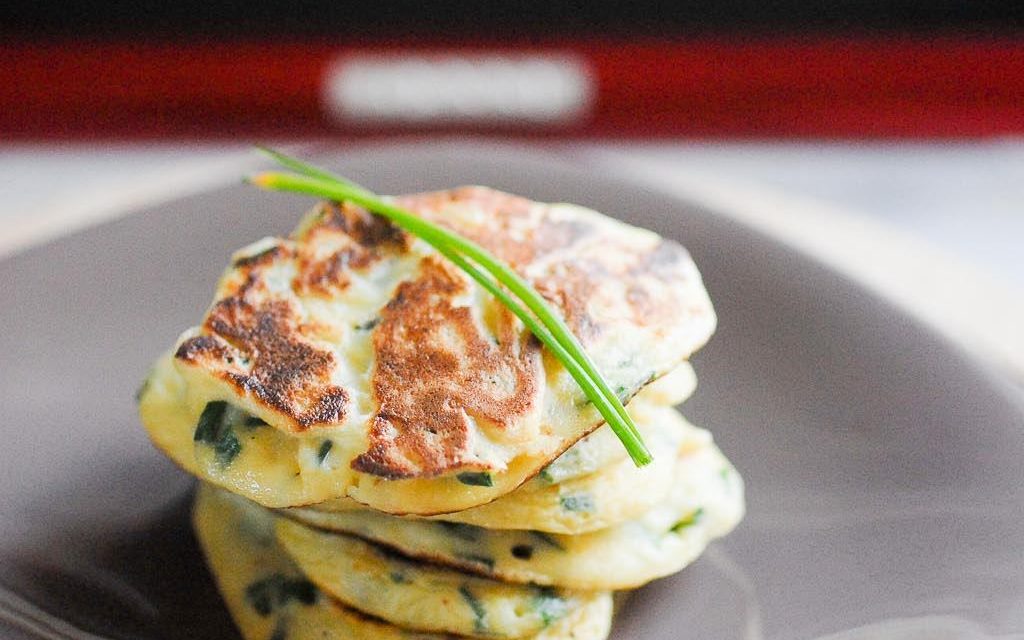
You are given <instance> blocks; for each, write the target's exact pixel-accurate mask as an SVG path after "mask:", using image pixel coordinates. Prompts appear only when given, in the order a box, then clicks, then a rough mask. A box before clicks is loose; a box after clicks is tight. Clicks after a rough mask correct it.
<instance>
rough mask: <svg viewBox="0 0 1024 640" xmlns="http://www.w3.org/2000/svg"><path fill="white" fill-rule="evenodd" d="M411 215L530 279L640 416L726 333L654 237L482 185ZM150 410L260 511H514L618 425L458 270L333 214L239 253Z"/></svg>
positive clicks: (174, 453)
mask: <svg viewBox="0 0 1024 640" xmlns="http://www.w3.org/2000/svg"><path fill="white" fill-rule="evenodd" d="M396 202H397V203H398V204H400V205H402V206H404V207H406V208H408V209H410V210H412V211H414V212H415V213H417V214H418V215H420V216H422V217H424V218H426V219H428V220H430V221H432V222H435V223H437V224H440V225H443V226H446V227H448V228H450V229H452V230H454V231H456V232H458V233H460V234H462V235H464V236H466V237H468V238H470V239H472V240H474V241H475V242H477V243H479V244H480V245H482V246H484V247H485V248H487V249H488V250H490V251H491V252H492V253H494V254H495V255H496V256H497V257H498V258H499V259H501V260H502V261H504V262H505V263H506V264H508V265H509V266H510V267H512V268H513V269H515V270H516V271H517V272H518V273H519V274H520V275H521V276H523V277H524V278H526V279H527V280H528V281H530V282H531V283H532V284H533V286H534V287H535V288H536V289H537V290H538V291H540V292H541V293H542V295H543V296H544V297H545V298H546V299H547V300H548V302H549V303H551V304H552V305H553V306H554V307H555V308H556V309H557V310H558V311H560V312H561V314H562V315H563V317H564V318H565V320H566V322H567V323H568V325H569V327H570V328H571V329H572V331H573V332H574V333H575V335H576V336H577V338H578V339H579V340H580V341H581V342H582V344H583V345H584V347H585V348H586V349H587V351H588V352H589V353H590V355H591V356H592V358H593V359H594V361H595V362H596V364H597V366H598V368H599V370H600V371H601V372H602V373H603V374H604V375H605V377H606V378H607V379H608V381H609V384H610V385H611V387H612V388H613V389H615V390H616V392H617V393H619V394H621V395H622V397H623V398H624V399H627V398H631V397H632V396H634V395H636V394H638V393H639V392H640V390H641V389H642V388H644V387H645V386H646V385H648V384H649V383H651V382H653V381H655V380H657V379H658V378H659V377H661V376H663V375H665V374H667V373H669V372H672V371H673V370H677V368H679V367H681V366H685V364H684V361H685V360H686V359H687V358H688V357H689V356H690V355H691V354H692V353H693V352H694V351H695V350H696V349H698V348H699V347H700V346H702V345H703V344H704V342H705V341H706V340H707V339H708V337H709V336H710V334H711V333H712V331H713V329H714V324H715V316H714V313H713V311H712V308H711V304H710V301H709V300H708V296H707V293H706V292H705V290H704V287H703V285H702V283H701V279H700V275H699V273H698V272H697V270H696V267H695V266H694V264H693V262H692V261H691V259H690V257H689V255H688V254H687V253H686V251H685V250H684V249H683V248H682V247H680V246H679V245H677V244H675V243H674V242H671V241H668V240H664V239H662V238H660V237H658V236H657V235H655V234H653V233H651V232H648V231H644V230H641V229H637V228H635V227H631V226H628V225H625V224H622V223H620V222H617V221H614V220H612V219H610V218H607V217H605V216H602V215H600V214H598V213H595V212H593V211H590V210H588V209H584V208H582V207H578V206H574V205H566V204H553V205H548V204H539V203H534V202H531V201H529V200H526V199H523V198H520V197H516V196H511V195H508V194H504V193H500V192H496V191H493V190H490V189H485V188H480V187H469V188H460V189H456V190H453V191H446V192H438V193H429V194H422V195H414V196H406V197H400V198H397V199H396ZM653 395H655V396H656V394H653ZM638 402H639V400H638ZM654 402H656V401H654ZM140 411H141V414H142V419H143V423H144V424H145V426H146V428H147V429H148V431H149V433H150V435H151V437H152V439H153V440H154V442H155V443H156V444H157V445H158V446H159V447H160V448H161V449H163V450H164V451H165V452H166V453H167V454H168V455H169V456H170V457H171V458H172V459H173V460H175V461H176V462H177V463H178V464H180V465H181V466H182V467H184V468H185V469H186V470H188V471H189V472H191V473H193V474H195V475H197V476H199V477H200V478H202V479H204V480H206V481H207V482H210V483H212V484H215V485H219V486H221V487H224V488H226V489H228V490H230V491H232V492H235V493H239V494H241V495H243V496H245V497H248V498H250V499H252V500H255V501H256V502H259V503H261V504H263V505H265V506H269V507H295V506H304V505H313V504H318V503H324V502H326V501H335V500H339V499H341V500H352V501H355V502H358V503H362V504H364V505H366V506H369V507H371V508H373V509H376V510H380V511H386V512H390V513H396V514H417V515H432V514H442V513H450V512H455V511H462V510H465V509H469V508H471V507H475V506H478V505H483V504H485V503H488V502H491V501H493V500H495V499H496V498H498V497H500V496H502V495H505V494H508V493H509V492H511V491H513V490H514V489H516V488H517V487H519V486H520V485H522V484H523V483H524V482H526V481H527V480H529V479H530V478H531V477H533V476H534V475H536V474H537V473H538V472H540V471H541V470H542V469H544V468H545V467H546V466H547V465H549V463H551V462H552V461H553V460H555V458H557V457H559V455H560V454H562V453H563V452H564V451H566V449H568V448H569V447H571V446H572V445H573V444H574V443H576V442H577V441H579V440H580V439H581V438H584V437H585V436H586V435H587V434H589V433H590V432H591V431H593V430H594V429H595V428H597V427H598V426H599V425H600V424H601V423H602V418H601V416H600V414H599V413H598V412H597V411H596V410H595V409H594V407H592V406H591V405H590V404H589V403H588V402H587V401H586V398H585V397H584V396H583V394H582V391H581V390H580V388H579V386H578V385H577V384H576V382H575V381H574V380H573V379H572V378H571V376H569V374H568V373H567V372H566V370H565V369H564V368H563V367H562V365H561V364H560V363H559V362H558V361H557V359H555V358H554V357H553V356H552V355H551V354H549V353H547V352H546V350H545V349H543V348H542V347H541V346H540V345H539V343H538V342H537V340H536V339H535V338H533V336H532V335H531V334H530V333H529V332H528V331H527V330H526V329H525V328H524V327H523V325H522V324H521V323H520V321H519V320H518V319H517V318H515V316H513V315H512V314H511V313H510V312H509V311H508V310H507V309H506V308H505V307H504V306H502V304H501V303H500V302H499V301H497V300H495V299H494V298H493V297H492V296H490V295H489V294H488V293H486V292H484V291H483V289H482V288H480V287H479V286H478V285H477V284H476V283H474V282H473V281H472V280H471V279H470V278H469V277H468V276H466V275H465V274H464V273H463V272H461V271H460V270H459V269H458V268H457V267H455V266H454V265H452V264H450V263H448V262H447V261H445V260H444V259H443V258H441V257H440V256H438V254H437V253H436V252H435V251H434V250H432V249H431V248H430V247H428V246H427V245H426V244H425V243H423V242H422V241H420V240H417V239H415V238H414V237H412V236H410V235H408V234H406V233H404V232H402V231H401V230H399V229H397V228H396V227H394V226H392V225H390V224H389V223H388V222H386V221H384V220H382V219H380V218H378V217H375V216H372V215H370V214H368V213H366V212H365V211H363V210H362V209H359V208H357V207H354V206H349V205H342V206H339V205H331V204H323V205H320V206H318V207H316V208H315V209H314V210H313V211H311V212H310V213H309V214H308V215H307V216H306V217H305V218H304V220H303V221H302V222H301V223H300V225H299V227H298V228H297V230H296V231H295V232H294V233H293V234H292V236H291V237H290V238H288V239H281V238H268V239H264V240H262V241H260V242H257V243H255V244H253V245H251V246H249V247H247V248H246V249H243V250H241V251H240V252H238V253H237V254H236V255H235V256H234V257H233V260H232V264H231V266H230V267H229V268H228V269H227V271H226V272H225V273H224V275H223V276H222V278H221V280H220V283H219V285H218V289H217V295H216V299H215V301H214V303H213V305H212V306H211V308H210V310H209V311H208V313H207V315H206V317H205V318H204V320H203V322H202V324H201V325H200V326H198V327H196V328H193V329H190V330H189V331H187V332H186V333H185V334H184V335H183V336H182V337H181V338H180V339H179V340H178V342H177V344H176V345H175V346H174V348H173V349H172V350H171V352H169V353H168V354H167V355H165V356H164V357H163V358H161V359H160V360H159V361H158V363H157V364H156V366H155V368H154V370H153V372H152V373H151V375H150V377H149V379H148V381H147V383H146V385H145V387H144V389H143V392H142V394H141V396H140ZM595 435H597V434H595ZM606 437H607V436H606Z"/></svg>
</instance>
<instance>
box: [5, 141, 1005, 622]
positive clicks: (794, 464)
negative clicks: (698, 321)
mask: <svg viewBox="0 0 1024 640" xmlns="http://www.w3.org/2000/svg"><path fill="white" fill-rule="evenodd" d="M328 162H329V163H330V164H332V165H334V166H336V167H337V168H339V169H341V170H343V171H344V172H345V173H346V174H347V175H350V176H352V177H353V178H356V179H357V180H360V181H361V182H364V183H367V184H368V185H369V186H370V187H372V188H374V189H376V190H378V191H382V192H391V193H397V192H406V191H414V190H420V189H428V188H439V187H446V186H451V185H453V184H456V183H481V184H488V185H491V186H495V187H498V188H503V189H506V190H509V191H513V192H518V193H522V194H523V195H526V196H530V197H533V198H536V199H540V200H568V201H574V202H579V203H580V204H584V205H588V206H592V207H594V208H596V209H598V210H601V211H603V212H605V213H609V214H613V215H617V216H619V217H622V218H624V219H625V220H627V221H629V222H633V223H636V224H640V225H642V226H647V227H650V228H652V229H654V230H656V231H658V232H660V233H663V234H665V235H668V236H671V237H674V238H676V239H678V240H680V241H681V242H683V244H684V245H686V246H687V247H688V248H689V249H690V251H691V252H692V253H693V254H694V257H695V259H696V261H697V264H698V265H699V266H700V268H701V270H702V272H703V274H704V277H705V280H706V283H707V286H708V289H709V290H710V292H711V295H712V298H713V299H714V301H715V303H716V307H717V310H718V313H719V317H720V328H719V331H718V334H717V335H716V337H715V338H714V339H713V340H712V342H711V344H710V345H709V346H708V347H707V348H706V349H705V350H704V351H702V352H701V353H700V354H699V357H697V358H695V366H696V369H697V373H698V376H699V378H700V387H699V388H698V391H697V393H696V395H695V396H694V398H693V399H692V400H691V401H689V402H688V403H687V405H686V413H687V415H688V416H689V417H691V418H692V419H693V420H694V421H695V422H697V423H699V424H702V425H706V426H707V427H708V428H709V429H711V431H712V432H713V433H714V434H715V436H716V439H717V441H718V443H719V445H720V446H721V447H722V449H723V450H724V451H725V452H726V454H727V455H728V456H729V457H730V459H732V460H733V461H734V463H735V464H736V466H737V468H739V469H740V471H741V472H742V473H743V475H744V477H745V478H746V481H747V489H748V502H749V513H748V516H747V519H746V520H745V521H744V523H743V524H741V525H740V527H739V529H737V531H735V532H734V533H733V534H732V535H731V536H730V537H729V538H727V539H726V540H725V541H724V542H721V543H717V544H716V545H714V546H713V547H712V548H711V550H710V551H709V553H708V555H707V557H705V558H702V559H701V560H700V561H698V562H697V563H696V564H695V565H693V566H692V567H691V568H689V569H687V570H686V571H684V572H683V573H681V574H680V575H678V576H674V577H672V578H669V579H667V580H663V581H660V582H657V583H655V584H652V585H650V586H649V587H647V588H645V589H644V590H642V591H641V592H640V593H638V594H637V595H636V596H634V597H633V598H631V599H630V602H629V604H628V606H627V607H626V608H625V610H624V611H623V613H622V615H621V620H620V621H619V624H618V628H617V631H616V634H615V635H614V636H613V637H615V638H619V639H624V638H633V637H644V638H651V639H659V638H664V639H669V638H678V637H680V635H681V634H682V633H683V631H684V630H685V636H687V637H699V638H708V639H713V638H762V637H763V638H770V639H772V640H789V639H793V640H807V639H811V638H817V637H822V636H826V635H827V634H836V633H840V632H843V630H846V629H853V630H854V631H848V632H843V633H842V634H840V635H836V636H834V637H830V638H829V640H840V639H841V640H859V639H860V638H862V637H863V638H867V637H872V638H874V637H882V638H890V637H891V638H893V640H897V639H898V640H904V639H905V638H906V639H907V640H911V639H913V640H916V639H917V638H918V637H921V638H923V637H925V636H926V635H927V637H929V638H932V637H936V638H939V639H940V640H942V639H944V638H947V637H948V638H950V639H955V640H960V639H961V638H963V639H964V640H968V639H969V640H974V639H975V638H978V639H979V640H981V639H983V638H988V637H1000V636H1006V635H1007V634H1010V633H1013V632H1017V633H1019V632H1021V631H1024V562H1022V560H1021V555H1020V554H1021V549H1024V483H1022V482H1021V478H1022V477H1024V462H1022V461H1024V410H1022V405H1021V394H1020V392H1019V390H1017V389H1014V388H1011V387H1009V386H1007V385H1006V384H1004V383H1003V382H1002V381H1000V380H999V379H997V378H995V377H992V376H990V375H989V374H988V373H987V372H986V371H985V370H984V369H983V368H981V367H979V366H977V365H976V364H975V363H974V362H972V361H971V360H970V359H968V358H966V357H964V356H963V355H962V354H961V353H960V352H959V351H958V350H957V349H955V348H953V347H951V346H950V345H948V344H946V343H944V342H943V341H942V340H940V339H938V338H936V337H934V336H933V335H932V334H931V333H929V332H928V331H926V330H924V329H922V328H921V327H920V326H918V324H917V323H915V322H914V321H912V320H911V319H910V318H908V317H907V315H906V314H904V313H903V312H901V311H900V310H898V309H895V308H893V307H891V306H889V305H887V304H885V303H883V302H881V301H880V300H878V299H877V298H875V297H873V296H872V295H871V294H869V293H867V292H865V291H863V290H861V289H859V288H858V287H857V286H856V285H854V284H852V283H850V282H849V281H846V280H845V279H843V278H842V277H840V276H838V275H836V274H834V273H831V272H829V271H828V270H827V269H825V268H823V267H821V266H820V265H817V264H815V263H813V262H811V261H809V260H807V259H805V258H803V257H801V256H800V255H797V254H796V253H794V252H793V251H791V250H790V249H788V248H786V247H785V246H782V245H779V244H778V243H776V242H774V241H772V240H768V239H765V238H763V237H761V236H759V235H757V234H756V233H753V232H751V231H749V230H746V229H744V228H742V227H739V226H738V225H736V224H734V223H731V222H729V221H728V220H726V219H724V218H720V217H716V216H714V215H713V214H710V213H708V212H706V211H702V210H699V209H696V208H694V207H693V206H691V205H689V204H687V203H686V202H682V201H680V200H678V199H675V198H671V197H668V196H664V195H660V194H657V193H652V192H649V191H645V190H642V189H639V188H637V187H636V186H633V185H630V184H624V183H620V182H617V181H616V180H615V179H614V178H609V177H607V176H602V175H594V174H593V173H590V172H586V171H584V170H583V169H582V168H580V167H579V166H574V165H573V164H571V163H565V162H560V161H558V160H553V159H551V158H550V157H545V156H540V155H537V154H536V153H531V152H524V151H516V150H514V149H509V148H501V147H498V148H494V147H487V146H483V145H459V144H452V145H442V146H430V145H425V144H424V145H408V146H401V147H399V146H396V147H384V148H381V149H378V150H373V151H360V152H349V153H346V154H344V155H338V156H332V157H330V158H329V159H328ZM307 205H308V201H305V200H303V199H301V198H293V197H288V196H281V195H267V194H264V193H257V192H256V191H255V190H251V189H247V188H245V187H241V186H238V187H235V186H232V187H228V188H225V189H223V190H220V191H216V192H213V193H209V194H205V195H199V196H194V197H190V198H186V199H183V200H181V201H178V202H174V203H171V204H167V205H162V206H159V207H155V208H153V209H151V210H147V211H143V212H140V213H139V214H137V215H134V216H131V217H129V218H126V219H123V220H119V221H116V222H113V223H110V224H106V225H103V226H100V227H97V228H94V229H90V230H86V231H84V232H81V233H78V234H75V235H73V236H71V237H68V238H65V239H62V240H59V241H56V242H53V243H50V244H48V245H45V246H42V247H39V248H37V249H34V250H31V251H29V252H27V253H24V254H21V255H18V256H15V257H13V258H10V259H7V260H5V261H3V262H0V290H2V291H3V292H4V302H5V304H4V305H3V307H2V308H0V323H2V326H3V327H4V331H3V332H0V406H2V407H4V409H5V411H4V413H5V423H4V426H3V427H2V429H3V442H4V444H3V446H2V447H0V469H2V471H0V473H2V474H3V476H2V482H0V582H2V583H3V584H4V586H6V587H8V588H11V589H13V590H14V591H16V592H17V593H18V594H20V595H21V596H22V597H24V598H25V599H26V600H28V601H30V602H32V603H34V604H35V605H37V606H39V607H40V608H42V609H44V610H46V611H49V612H51V613H54V614H57V615H59V617H61V618H63V619H65V620H67V621H69V622H71V623H73V624H75V625H77V626H78V627H80V628H81V629H84V630H87V631H90V632H93V633H96V634H99V635H103V636H106V637H109V638H126V639H127V638H153V639H168V640H170V639H176V638H183V639H184V638H195V639H200V640H202V639H204V638H211V639H212V638H225V637H236V636H235V635H234V631H233V630H232V628H231V623H230V621H229V620H228V618H227V616H226V614H225V613H224V611H223V609H222V606H221V604H220V598H219V597H218V596H217V594H216V593H215V590H214V588H213V585H212V582H211V581H210V579H209V577H208V576H207V574H206V571H205V568H204V567H203V566H202V559H201V557H200V555H199V553H198V550H197V549H196V546H195V542H194V540H193V538H192V534H191V531H190V529H189V525H188V519H187V517H186V514H187V505H188V492H189V490H190V486H191V485H190V482H189V480H188V479H187V478H186V477H185V476H184V474H182V473H181V472H179V471H177V470H176V469H174V468H173V467H172V466H171V465H170V464H169V463H168V462H166V461H165V460H164V459H163V458H162V457H161V456H160V455H159V454H157V453H156V452H155V451H154V450H153V449H152V448H151V446H150V445H149V443H148V441H147V440H146V438H145V435H144V433H143V432H142V429H141V427H140V426H139V425H138V423H137V419H136V417H135V413H134V406H133V401H132V395H133V392H134V390H135V386H136V384H137V383H138V381H139V380H141V379H142V378H143V376H144V374H145V368H146V367H147V366H148V363H149V362H150V361H151V360H152V359H153V357H154V356H155V355H157V353H159V351H160V349H162V348H163V346H164V345H166V344H167V343H169V342H170V341H171V340H173V338H174V337H175V336H176V335H177V332H178V330H179V329H180V328H181V327H184V326H189V324H190V323H191V322H192V321H193V320H194V319H195V318H196V317H198V316H199V314H200V313H201V312H202V311H203V309H204V308H205V306H206V305H207V304H208V303H209V299H208V298H209V295H210V291H211V288H212V285H213V282H214V281H215V279H216V277H217V275H218V274H219V272H220V269H221V267H222V266H223V264H224V261H225V260H226V256H227V255H229V253H230V252H231V251H232V250H233V249H235V248H237V247H239V246H242V245H243V244H245V243H247V242H249V241H250V240H253V239H255V238H258V237H261V236H264V235H267V234H271V233H284V232H286V231H287V230H288V229H289V228H290V227H291V226H292V225H293V223H294V222H295V220H297V219H298V217H299V215H300V214H301V212H302V211H303V209H304V208H305V207H306V206H307ZM869 259H871V257H870V256H865V260H869ZM870 625H876V626H870ZM878 625H881V626H878ZM915 625H916V626H915ZM929 625H930V626H929ZM943 625H945V626H943ZM3 630H4V628H3V624H2V623H0V631H3ZM876 632H877V634H881V635H877V634H876V635H872V633H876ZM929 633H932V634H933V635H928V634H929ZM901 634H902V635H901ZM915 634H917V635H915ZM957 634H959V635H957ZM972 634H973V635H972ZM985 634H988V635H985ZM5 637H11V638H19V637H22V636H20V635H17V634H16V633H15V632H13V631H12V632H9V633H6V634H5ZM24 637H34V636H31V635H27V636H24ZM50 637H59V636H50Z"/></svg>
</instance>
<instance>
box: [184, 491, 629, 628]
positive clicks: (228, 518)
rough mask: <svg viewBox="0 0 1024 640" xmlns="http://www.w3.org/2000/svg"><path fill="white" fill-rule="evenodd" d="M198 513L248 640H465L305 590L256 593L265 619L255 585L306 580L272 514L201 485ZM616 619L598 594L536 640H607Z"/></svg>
mask: <svg viewBox="0 0 1024 640" xmlns="http://www.w3.org/2000/svg"><path fill="white" fill-rule="evenodd" d="M192 514H193V517H192V520H193V527H194V529H195V533H196V537H197V538H198V540H199V543H200V547H201V549H202V550H203V553H204V556H205V558H206V562H207V565H208V566H209V568H210V572H211V573H212V575H213V577H214V580H215V582H216V584H217V587H218V589H219V591H220V592H221V595H222V597H223V598H224V602H225V604H226V606H227V609H228V611H229V613H230V614H231V617H232V618H233V620H234V621H235V624H236V626H237V627H238V628H239V630H240V631H241V633H242V635H243V637H244V638H246V640H278V638H280V637H282V636H283V637H286V638H287V639H288V640H323V638H324V637H325V636H324V634H325V633H327V634H328V636H329V637H340V638H345V639H346V640H459V638H458V637H457V636H452V635H447V634H434V633H422V632H416V631H411V630H409V629H403V628H400V627H397V626H394V625H391V624H387V623H385V622H382V621H380V620H375V619H373V618H370V617H367V616H364V615H362V614H360V613H358V612H356V611H353V610H351V609H348V608H346V607H344V606H343V605H341V604H340V603H338V602H337V601H335V600H332V599H331V598H329V597H326V596H325V595H323V594H316V595H315V597H313V598H312V600H313V602H311V603H308V604H307V603H306V602H303V601H302V599H303V598H306V599H307V600H308V599H309V594H307V593H303V591H304V590H298V593H297V594H295V595H298V596H299V597H298V598H296V597H293V598H287V599H285V601H284V602H280V601H276V600H275V598H274V597H273V596H274V595H276V594H269V595H268V596H267V597H264V595H266V594H256V595H257V596H258V597H259V599H261V600H262V601H263V603H265V604H269V605H273V606H271V611H269V612H268V613H267V615H261V614H260V613H259V612H258V611H257V610H256V609H255V607H254V606H253V605H252V604H251V602H250V601H251V600H253V597H252V595H250V596H249V597H247V595H246V591H247V590H248V589H249V588H250V587H251V586H252V585H254V584H257V583H259V582H260V581H261V580H266V579H267V578H270V577H272V576H274V575H280V576H282V577H283V578H284V580H285V581H287V580H293V581H296V582H295V583H294V584H299V583H298V582H297V581H301V580H304V579H305V578H304V577H303V576H302V574H301V572H299V570H298V568H297V567H296V566H295V565H294V563H292V562H291V560H290V559H289V558H288V556H287V554H285V553H284V551H283V550H281V549H280V548H279V547H278V546H277V543H276V540H275V538H274V533H273V529H272V527H273V521H274V519H273V516H272V515H271V514H270V513H269V512H267V511H265V510H264V509H262V508H261V507H258V506H257V505H255V504H253V503H249V502H247V501H246V500H244V499H243V498H240V497H238V496H233V495H231V494H229V493H227V492H225V491H223V490H220V489H216V488H214V487H212V486H210V485H207V484H201V485H200V487H199V489H198V491H197V493H196V497H195V503H194V505H193V511H192ZM264 584H272V582H265V583H264ZM283 584H287V582H285V583H283ZM268 600H269V602H268ZM611 619H612V598H611V595H610V594H609V593H606V592H602V593H593V594H591V595H590V596H589V599H588V601H587V602H586V603H585V604H584V605H582V606H581V607H579V608H578V609H576V610H575V611H573V612H571V613H570V614H569V615H567V616H566V617H564V618H562V619H561V620H559V621H557V622H555V623H554V624H552V625H551V626H550V627H548V628H547V629H545V630H544V631H543V632H541V633H540V634H537V635H536V636H534V637H533V640H604V639H605V638H607V636H608V633H609V631H610V629H611ZM279 630H280V632H279ZM332 631H333V632H334V634H333V635H332V634H331V633H330V632H332ZM275 634H278V635H276V636H275Z"/></svg>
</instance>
